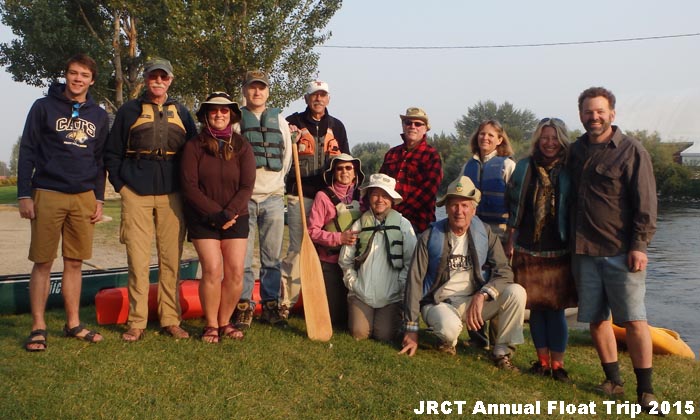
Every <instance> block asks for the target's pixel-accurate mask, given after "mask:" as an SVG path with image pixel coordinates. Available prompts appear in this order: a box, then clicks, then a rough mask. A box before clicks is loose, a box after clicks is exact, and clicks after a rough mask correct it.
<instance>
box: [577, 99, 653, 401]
mask: <svg viewBox="0 0 700 420" xmlns="http://www.w3.org/2000/svg"><path fill="white" fill-rule="evenodd" d="M578 106H579V116H580V119H581V123H582V124H583V126H584V127H585V129H586V134H584V135H583V136H581V137H580V138H579V139H578V140H577V141H576V142H575V143H574V144H573V145H572V147H571V157H570V161H569V162H570V165H571V174H572V179H573V180H574V188H575V189H574V191H576V194H575V196H576V197H577V199H576V203H575V205H574V209H573V210H574V211H572V214H573V218H574V220H573V224H572V229H573V235H572V237H573V241H574V244H573V245H574V251H575V252H574V257H573V271H574V276H575V279H576V286H577V289H578V295H579V312H578V320H579V321H580V322H588V323H590V331H591V337H592V338H593V342H594V345H595V347H596V351H597V352H598V357H599V358H600V361H601V364H602V366H603V371H604V372H605V377H606V378H605V381H604V382H603V383H602V384H601V385H599V386H598V387H597V390H598V391H600V392H601V393H604V394H606V395H608V396H618V397H621V396H622V395H623V394H624V388H623V381H622V379H621V377H620V369H619V364H618V359H617V344H616V342H615V336H614V335H613V329H612V323H611V320H610V314H611V312H612V318H613V320H614V322H615V323H617V324H620V325H623V326H624V327H625V329H626V330H627V348H628V350H629V353H630V357H631V359H632V365H633V366H634V373H635V375H636V377H637V401H638V403H639V404H640V405H641V407H642V409H643V410H645V411H647V412H648V411H649V409H650V408H651V405H652V402H654V401H656V398H655V396H654V390H653V388H652V384H651V375H652V344H651V336H650V334H649V327H648V324H647V320H646V308H645V306H644V295H645V291H646V285H645V283H646V267H647V262H648V259H647V246H648V245H649V243H650V242H651V238H652V237H653V236H654V233H655V231H656V183H655V182H654V172H653V169H652V164H651V158H650V157H649V153H648V152H647V151H646V150H645V149H644V147H643V146H642V144H641V143H640V142H639V141H638V140H636V139H633V138H631V137H628V136H626V135H625V134H623V133H622V130H621V129H620V128H619V127H617V126H614V125H612V122H613V121H614V120H615V95H613V93H612V92H610V91H609V90H607V89H604V88H601V87H592V88H589V89H586V90H585V91H583V92H582V93H581V95H580V96H579V100H578Z"/></svg>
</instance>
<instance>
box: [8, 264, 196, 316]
mask: <svg viewBox="0 0 700 420" xmlns="http://www.w3.org/2000/svg"><path fill="white" fill-rule="evenodd" d="M198 267H199V260H197V259H188V260H182V262H181V263H180V278H194V277H195V276H196V275H197V268H198ZM149 270H150V274H149V281H150V282H151V283H155V282H157V281H158V265H155V264H154V265H151V266H150V267H149ZM29 277H30V275H29V274H10V275H3V276H0V314H22V313H28V312H29V311H30V307H29ZM62 277H63V273H61V272H55V273H51V278H50V286H49V296H48V299H47V301H46V308H47V309H51V308H62V307H63V296H62V295H61V279H62ZM128 279H129V270H128V268H127V267H119V268H108V269H95V270H84V271H83V284H82V288H81V293H80V305H81V306H86V305H92V304H94V302H95V295H96V294H97V293H98V292H99V291H100V290H102V289H107V288H113V287H121V286H126V285H127V283H128Z"/></svg>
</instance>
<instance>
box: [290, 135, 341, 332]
mask: <svg viewBox="0 0 700 420" xmlns="http://www.w3.org/2000/svg"><path fill="white" fill-rule="evenodd" d="M292 154H293V156H294V172H295V175H296V177H297V190H298V194H299V206H300V208H301V225H302V232H303V234H302V237H301V250H300V251H299V277H300V279H301V293H302V296H303V299H304V319H305V320H306V335H308V336H309V338H310V339H311V340H314V341H328V340H330V339H331V337H332V336H333V326H332V325H331V314H330V310H329V308H328V297H327V296H326V285H325V283H324V282H323V269H322V268H321V260H320V259H319V258H318V253H317V252H316V248H315V247H314V244H313V242H311V237H310V236H309V230H308V228H307V226H306V212H305V210H304V193H303V191H302V188H301V172H300V170H299V151H298V150H297V144H296V142H293V144H292Z"/></svg>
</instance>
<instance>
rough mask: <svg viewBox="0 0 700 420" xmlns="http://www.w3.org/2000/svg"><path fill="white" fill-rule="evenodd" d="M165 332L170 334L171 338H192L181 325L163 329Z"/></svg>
mask: <svg viewBox="0 0 700 420" xmlns="http://www.w3.org/2000/svg"><path fill="white" fill-rule="evenodd" d="M163 332H164V333H166V334H168V335H169V336H171V337H173V338H178V339H186V338H190V334H189V333H188V332H187V331H185V330H184V329H182V327H181V326H179V325H168V326H167V327H163Z"/></svg>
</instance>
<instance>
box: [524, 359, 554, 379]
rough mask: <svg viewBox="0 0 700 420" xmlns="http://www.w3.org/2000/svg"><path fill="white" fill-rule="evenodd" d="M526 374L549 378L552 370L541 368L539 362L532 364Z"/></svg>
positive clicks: (546, 367)
mask: <svg viewBox="0 0 700 420" xmlns="http://www.w3.org/2000/svg"><path fill="white" fill-rule="evenodd" d="M528 373H530V374H532V375H538V376H550V375H551V374H552V370H551V369H550V368H549V367H548V366H542V363H540V361H539V360H537V361H535V362H532V366H531V367H530V369H528Z"/></svg>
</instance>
